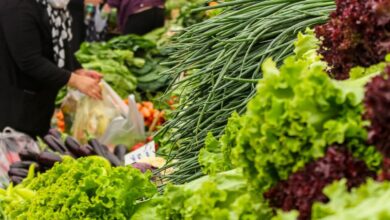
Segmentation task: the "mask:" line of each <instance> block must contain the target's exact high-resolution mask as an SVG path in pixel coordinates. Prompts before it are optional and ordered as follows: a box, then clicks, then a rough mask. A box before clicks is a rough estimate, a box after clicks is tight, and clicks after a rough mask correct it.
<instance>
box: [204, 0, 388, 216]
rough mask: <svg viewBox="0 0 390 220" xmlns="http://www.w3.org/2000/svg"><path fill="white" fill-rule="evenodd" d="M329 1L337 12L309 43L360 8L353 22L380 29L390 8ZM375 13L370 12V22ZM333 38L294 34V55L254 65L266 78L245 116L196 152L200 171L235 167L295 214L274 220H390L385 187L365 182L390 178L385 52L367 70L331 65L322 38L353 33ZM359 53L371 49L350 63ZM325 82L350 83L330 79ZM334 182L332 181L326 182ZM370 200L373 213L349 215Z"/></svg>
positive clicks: (381, 32) (232, 121)
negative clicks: (278, 61) (366, 21)
mask: <svg viewBox="0 0 390 220" xmlns="http://www.w3.org/2000/svg"><path fill="white" fill-rule="evenodd" d="M336 3H337V6H338V9H337V11H336V12H334V13H333V14H332V19H331V20H330V21H329V23H327V24H325V25H323V26H319V27H317V28H316V34H317V36H318V35H319V36H322V35H321V34H323V32H322V31H323V30H322V28H323V27H327V28H328V30H334V27H333V28H332V25H335V24H336V25H339V24H341V23H340V22H337V21H335V20H338V19H341V16H345V14H347V13H348V12H350V13H351V10H352V9H356V8H358V9H363V8H364V10H360V11H354V10H352V11H353V12H354V13H362V14H360V15H356V14H354V16H357V17H360V18H362V16H364V14H365V13H367V12H369V14H370V16H371V18H376V19H378V20H376V24H378V25H379V23H380V22H378V21H379V20H380V21H381V22H384V20H383V19H384V17H383V13H382V12H383V10H385V8H388V7H387V5H388V3H389V2H388V1H387V2H386V1H370V4H367V2H366V1H364V2H363V1H347V2H346V1H338V2H336ZM374 3H375V4H374ZM375 13H378V14H377V16H376V17H375V16H373V15H375ZM362 19H363V18H362ZM371 21H372V20H371ZM385 21H387V23H382V24H381V25H383V26H382V28H379V29H377V32H376V33H375V34H374V35H380V36H382V35H385V32H386V29H385V28H384V27H385V26H386V25H389V22H390V19H385ZM358 24H360V23H357V25H358ZM374 24H375V22H374ZM364 25H366V24H364V22H363V23H362V27H364ZM360 30H362V32H360ZM363 30H365V29H364V28H362V29H359V28H357V29H355V30H354V31H355V33H353V34H352V35H354V36H359V38H356V37H355V38H353V39H349V40H355V41H354V43H355V44H364V45H366V44H368V43H367V42H365V41H364V40H363V39H367V40H368V39H370V40H374V38H371V37H370V36H372V35H366V33H365V32H364V31H363ZM339 31H341V33H340V32H337V33H338V35H335V34H329V33H328V35H327V36H324V38H323V41H322V42H320V41H319V40H318V39H316V38H315V37H314V32H313V31H308V34H306V35H302V34H300V35H299V36H298V40H297V41H296V43H295V47H296V48H295V51H294V54H295V55H294V56H291V57H288V58H286V59H285V60H284V62H283V64H282V65H281V66H280V68H277V65H276V63H275V62H274V61H272V60H270V59H268V60H266V61H265V62H264V63H263V65H262V72H263V74H264V77H263V79H262V80H260V82H259V84H258V86H257V94H256V96H255V97H254V98H253V99H252V100H251V101H250V102H249V104H248V107H247V111H246V113H245V114H244V115H243V116H239V115H238V114H233V116H232V117H231V119H230V120H229V123H228V126H227V127H226V130H225V134H224V135H223V136H222V138H221V139H220V140H217V139H216V138H215V137H214V136H213V135H212V134H211V133H210V134H209V136H208V137H207V139H206V146H205V148H204V149H202V150H201V153H200V157H199V161H200V163H201V164H202V165H203V166H204V172H206V173H216V172H220V171H223V170H227V169H231V168H232V167H242V168H243V169H244V172H245V175H246V177H247V180H248V181H249V186H250V187H251V188H254V189H257V191H259V192H261V193H262V194H263V196H264V198H265V200H266V201H267V202H268V204H269V205H270V206H271V207H272V208H275V209H282V210H284V211H291V210H298V212H292V213H288V214H280V215H279V216H278V217H276V218H275V219H296V218H297V217H298V219H300V220H305V219H379V218H383V217H384V218H385V219H386V217H385V216H387V217H388V216H390V212H389V211H388V205H389V203H390V201H389V200H388V195H387V194H388V193H390V191H389V190H388V183H387V182H384V183H375V182H373V180H372V179H378V180H388V177H389V175H388V173H389V172H388V171H389V170H388V167H389V166H388V164H389V162H388V157H389V155H388V152H389V149H388V147H390V145H389V144H388V143H389V141H388V140H389V135H388V134H389V132H390V127H389V119H390V117H389V113H388V109H389V107H390V101H389V96H388V94H390V87H389V85H390V80H389V77H390V73H389V70H390V69H389V66H388V65H389V63H388V62H390V57H386V58H385V54H386V53H382V55H378V56H379V57H378V58H377V59H378V60H381V61H384V62H382V63H377V64H375V61H370V62H366V63H365V64H367V65H372V64H374V65H372V66H369V67H368V66H367V65H364V66H363V67H356V64H353V65H351V63H348V62H346V63H338V65H334V66H333V65H332V66H330V65H329V64H328V63H326V62H324V61H322V60H321V59H322V58H324V60H326V61H327V60H328V58H329V57H327V55H329V56H331V57H333V58H335V57H338V56H344V55H345V54H344V55H343V54H342V53H335V52H334V51H333V50H332V48H331V47H328V46H324V45H327V44H329V41H327V39H326V38H327V37H330V36H333V37H335V36H344V38H345V40H347V38H348V37H350V34H351V30H349V29H339ZM344 32H345V33H344ZM384 39H386V41H384ZM375 40H378V42H376V44H377V45H378V46H379V45H382V47H381V48H380V50H381V51H387V52H390V48H387V46H386V44H384V42H387V41H388V40H390V38H389V37H387V38H375ZM335 45H336V43H335ZM358 47H360V46H358ZM319 54H324V56H323V57H322V56H320V55H319ZM357 54H359V55H360V54H361V55H362V56H360V58H361V57H365V56H367V57H368V56H369V55H368V54H371V52H370V51H366V50H362V51H360V52H359V53H355V54H354V55H353V56H356V55H357ZM349 56H352V54H350V55H349ZM335 60H340V58H335ZM386 66H387V67H386ZM365 67H366V68H365ZM345 70H347V71H348V73H347V74H345V73H344V72H343V71H345ZM328 73H329V75H328ZM335 73H337V74H335ZM331 76H335V77H336V78H345V77H350V78H349V79H346V80H344V81H338V80H335V79H332V78H331ZM382 164H383V167H382V171H381V172H379V170H380V169H381V166H382ZM378 173H380V174H379V175H377V174H378ZM370 179H371V180H370ZM334 181H340V182H336V183H334V184H332V183H333V182H334ZM367 181H368V182H367ZM330 184H332V185H330ZM329 185H330V186H329ZM327 186H329V187H327ZM359 186H360V187H359ZM376 190H377V191H378V193H377V192H375V191H376ZM348 191H351V194H350V193H349V192H348ZM375 199H383V200H382V201H383V204H381V205H378V206H375V208H373V209H372V210H370V211H371V212H366V213H364V214H361V213H359V212H357V210H358V209H359V208H362V207H363V206H366V205H367V204H369V202H373V201H375ZM313 204H314V206H313ZM370 206H371V205H370ZM386 207H387V210H386Z"/></svg>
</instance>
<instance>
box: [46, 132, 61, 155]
mask: <svg viewBox="0 0 390 220" xmlns="http://www.w3.org/2000/svg"><path fill="white" fill-rule="evenodd" d="M43 141H44V142H45V144H47V146H48V147H49V148H50V149H51V150H53V151H54V152H58V153H60V154H65V152H66V148H65V146H61V144H60V143H59V142H60V141H58V140H57V139H56V138H55V137H54V136H52V135H46V136H45V137H44V138H43Z"/></svg>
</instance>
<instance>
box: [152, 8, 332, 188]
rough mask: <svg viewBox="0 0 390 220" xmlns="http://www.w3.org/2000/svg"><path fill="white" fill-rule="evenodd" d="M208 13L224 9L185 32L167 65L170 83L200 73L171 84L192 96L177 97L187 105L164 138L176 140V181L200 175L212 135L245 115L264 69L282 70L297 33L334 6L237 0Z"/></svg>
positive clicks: (321, 20)
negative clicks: (270, 64)
mask: <svg viewBox="0 0 390 220" xmlns="http://www.w3.org/2000/svg"><path fill="white" fill-rule="evenodd" d="M211 8H213V9H217V8H225V9H224V10H223V12H222V13H221V14H219V15H217V16H215V17H213V18H211V19H208V20H206V21H204V22H201V23H198V24H195V25H193V26H190V27H188V28H186V29H185V30H184V31H183V32H182V33H180V34H178V35H177V36H176V37H175V38H174V39H173V43H172V44H171V45H170V46H169V48H168V49H169V50H171V51H172V53H171V56H170V58H169V60H168V62H166V64H167V65H171V66H173V68H171V70H170V71H169V75H170V76H172V78H173V79H179V78H180V77H181V76H182V75H183V73H188V72H191V71H192V70H195V71H193V73H192V74H191V75H189V76H187V77H186V78H184V79H183V80H180V81H179V82H178V83H175V84H172V86H171V91H174V90H176V88H177V87H185V90H187V91H190V93H187V94H189V95H188V96H182V97H180V98H181V99H182V100H185V101H182V103H181V104H180V106H179V107H178V109H177V111H176V112H175V113H174V117H173V120H170V121H169V122H168V123H167V124H166V126H165V127H164V128H163V129H162V130H161V132H160V133H159V135H161V136H164V134H172V135H170V140H169V141H170V142H171V143H173V145H174V146H173V147H172V152H171V154H170V160H176V161H177V162H176V163H174V164H172V166H175V167H176V172H175V173H174V174H173V175H170V176H167V177H168V178H169V180H171V181H172V182H174V183H184V182H188V181H191V180H193V179H195V178H198V177H199V176H201V175H202V173H201V169H200V165H199V164H198V163H197V157H198V154H199V151H200V149H201V148H202V147H203V146H204V143H205V139H206V137H207V135H208V133H209V132H212V133H213V135H214V136H215V137H216V138H219V137H221V135H222V134H223V132H224V129H225V127H226V124H227V121H228V118H229V117H230V116H231V114H232V113H233V112H234V111H236V112H238V113H239V114H242V113H243V112H244V111H245V107H246V104H247V103H248V101H249V100H250V99H251V98H252V97H253V96H254V94H255V93H256V86H255V84H256V82H257V79H260V78H261V77H262V71H261V69H260V64H261V63H263V61H264V60H265V59H266V58H268V57H274V59H275V61H276V62H277V63H278V64H280V63H281V62H282V60H283V59H284V58H285V57H287V56H289V55H291V54H292V52H293V50H294V48H293V44H292V43H293V41H294V40H295V38H296V35H297V33H298V32H299V31H303V30H305V29H306V28H307V27H308V26H315V25H318V24H323V23H325V22H326V21H327V20H328V15H329V14H330V12H331V11H332V10H334V9H335V4H334V1H333V0H297V1H293V2H292V1H291V0H278V1H274V0H264V1H257V0H245V1H241V0H235V1H229V2H225V3H220V4H219V5H217V6H213V7H211ZM208 9H210V8H209V7H206V8H200V9H197V10H208ZM254 79H256V80H254Z"/></svg>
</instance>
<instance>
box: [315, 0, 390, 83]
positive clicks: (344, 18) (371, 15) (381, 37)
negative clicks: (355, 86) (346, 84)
mask: <svg viewBox="0 0 390 220" xmlns="http://www.w3.org/2000/svg"><path fill="white" fill-rule="evenodd" d="M335 2H336V4H337V10H336V11H335V12H333V13H332V14H331V19H330V20H329V22H328V23H326V24H324V25H321V26H317V27H316V33H317V37H319V38H321V39H323V40H322V45H321V50H320V54H321V55H323V56H324V60H326V61H327V62H328V64H329V66H330V67H332V69H331V75H332V77H335V78H337V79H346V78H348V76H349V71H350V69H351V68H352V67H355V66H363V67H368V66H371V65H373V64H376V63H379V62H381V61H382V60H383V59H384V57H385V56H386V54H387V53H389V52H390V45H389V35H388V26H389V24H390V13H389V7H390V2H389V1H388V0H336V1H335Z"/></svg>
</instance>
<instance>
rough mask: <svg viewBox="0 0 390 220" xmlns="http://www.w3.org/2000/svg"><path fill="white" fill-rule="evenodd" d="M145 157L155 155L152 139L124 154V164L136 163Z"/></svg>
mask: <svg viewBox="0 0 390 220" xmlns="http://www.w3.org/2000/svg"><path fill="white" fill-rule="evenodd" d="M145 157H156V147H155V143H154V141H151V142H149V143H147V144H145V145H144V146H142V147H140V148H138V149H137V150H135V151H133V152H131V153H129V154H127V155H126V156H125V165H130V164H133V163H137V162H138V161H140V160H141V159H143V158H145Z"/></svg>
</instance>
